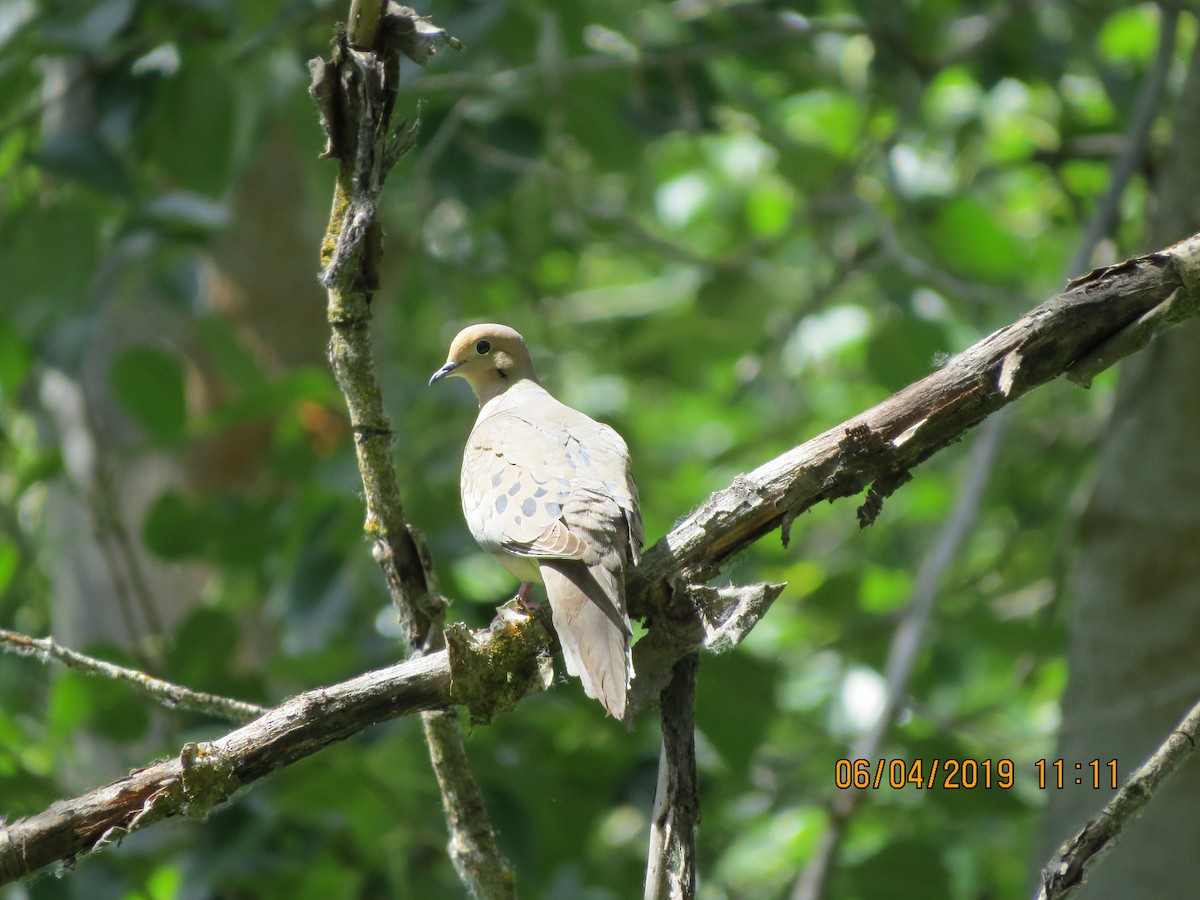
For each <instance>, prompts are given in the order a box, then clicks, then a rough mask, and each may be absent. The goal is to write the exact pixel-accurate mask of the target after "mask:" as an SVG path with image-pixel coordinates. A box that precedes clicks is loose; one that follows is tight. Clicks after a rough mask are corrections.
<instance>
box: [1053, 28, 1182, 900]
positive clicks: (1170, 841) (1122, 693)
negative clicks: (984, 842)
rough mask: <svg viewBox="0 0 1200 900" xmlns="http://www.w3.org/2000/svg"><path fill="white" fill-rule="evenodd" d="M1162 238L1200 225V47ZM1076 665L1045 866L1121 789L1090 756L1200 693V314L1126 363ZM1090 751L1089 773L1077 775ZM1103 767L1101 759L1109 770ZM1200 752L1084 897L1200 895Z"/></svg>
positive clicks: (1162, 732)
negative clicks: (1199, 319) (1198, 158)
mask: <svg viewBox="0 0 1200 900" xmlns="http://www.w3.org/2000/svg"><path fill="white" fill-rule="evenodd" d="M1172 119H1173V123H1174V128H1175V133H1174V136H1173V139H1172V144H1171V147H1170V149H1169V152H1168V154H1167V158H1166V159H1165V160H1163V165H1162V166H1161V168H1160V169H1159V170H1158V173H1157V183H1156V184H1155V186H1154V188H1155V190H1154V197H1155V198H1156V202H1157V210H1156V212H1155V214H1154V215H1153V217H1152V220H1151V221H1152V226H1151V227H1152V231H1153V234H1152V235H1149V236H1148V237H1147V239H1146V246H1147V247H1156V246H1160V245H1162V246H1165V245H1167V244H1170V243H1172V242H1174V241H1176V240H1179V239H1181V238H1183V237H1185V236H1187V235H1189V234H1191V233H1193V232H1195V231H1197V230H1200V169H1198V168H1197V167H1196V166H1195V150H1194V148H1195V146H1196V145H1197V141H1200V50H1197V51H1194V53H1193V56H1192V60H1191V65H1190V70H1189V72H1188V77H1187V83H1186V84H1185V86H1184V88H1183V90H1182V91H1181V92H1180V95H1179V103H1178V106H1177V108H1176V109H1175V111H1174V116H1173V117H1172ZM1065 593H1066V598H1067V601H1068V603H1069V605H1070V606H1069V629H1070V648H1069V650H1068V655H1067V661H1068V665H1069V669H1070V677H1069V680H1068V683H1067V689H1066V693H1065V695H1064V697H1063V704H1062V707H1063V718H1062V728H1061V733H1060V736H1059V744H1058V750H1057V752H1056V755H1055V758H1059V757H1061V758H1062V759H1063V761H1064V776H1065V777H1064V780H1065V781H1067V782H1069V783H1068V784H1067V785H1066V786H1065V788H1064V790H1062V791H1058V790H1049V791H1048V795H1049V796H1048V804H1047V809H1046V814H1045V816H1044V819H1043V822H1042V829H1041V834H1040V839H1039V841H1038V844H1037V863H1036V864H1037V865H1038V866H1039V867H1040V865H1041V864H1042V863H1044V862H1045V860H1046V859H1047V858H1048V856H1049V855H1050V853H1051V852H1052V851H1053V850H1054V848H1056V847H1057V846H1058V844H1059V843H1060V842H1061V841H1063V840H1064V839H1065V838H1067V837H1068V836H1069V835H1070V834H1072V833H1073V832H1074V831H1075V830H1076V829H1078V827H1079V826H1080V825H1082V824H1083V822H1084V821H1085V820H1086V819H1087V818H1089V817H1090V816H1091V815H1093V814H1094V813H1095V812H1096V811H1097V810H1098V809H1099V808H1100V807H1101V806H1102V805H1103V804H1104V803H1105V802H1106V801H1107V800H1108V798H1109V797H1111V795H1112V793H1113V792H1112V791H1111V789H1108V788H1105V787H1103V786H1102V787H1101V789H1100V790H1095V789H1094V788H1093V787H1092V786H1091V770H1090V769H1089V768H1088V765H1087V764H1088V762H1089V761H1090V760H1093V759H1097V758H1098V759H1099V760H1100V761H1101V766H1102V767H1103V766H1104V762H1105V761H1106V760H1109V759H1112V758H1114V757H1115V758H1116V759H1117V760H1118V761H1119V763H1118V764H1119V773H1120V777H1121V778H1122V779H1123V778H1125V777H1126V776H1127V775H1128V774H1129V773H1131V772H1132V771H1133V770H1134V768H1136V767H1137V766H1138V765H1139V764H1141V762H1142V761H1143V760H1144V759H1145V758H1146V757H1147V756H1148V755H1149V754H1150V752H1151V751H1152V750H1153V749H1154V747H1155V746H1156V745H1157V744H1158V743H1159V742H1160V741H1162V740H1163V739H1164V738H1165V737H1166V735H1167V733H1168V732H1169V731H1170V729H1171V728H1172V727H1173V726H1174V724H1175V723H1176V722H1177V721H1178V720H1179V719H1180V717H1181V716H1182V715H1183V713H1184V712H1185V711H1186V710H1187V709H1188V708H1189V707H1190V706H1191V705H1192V704H1193V703H1195V702H1196V698H1197V697H1198V696H1200V326H1197V325H1196V324H1188V325H1186V326H1183V327H1180V328H1178V329H1176V330H1175V331H1174V332H1172V333H1170V334H1168V335H1166V336H1165V339H1159V340H1156V341H1154V342H1153V343H1152V344H1151V345H1150V346H1149V347H1148V348H1147V349H1146V350H1145V351H1143V352H1142V353H1140V354H1138V355H1137V356H1135V357H1133V358H1132V359H1131V360H1130V361H1129V362H1128V363H1126V364H1124V368H1123V371H1122V373H1121V382H1120V388H1119V390H1118V392H1117V399H1116V405H1115V408H1114V409H1113V414H1112V420H1111V422H1110V423H1109V427H1108V429H1107V431H1106V434H1105V440H1104V444H1103V446H1102V448H1101V451H1100V458H1099V465H1098V467H1097V472H1096V484H1095V487H1094V488H1093V491H1092V495H1091V497H1090V498H1089V500H1088V503H1087V507H1086V509H1085V510H1084V513H1083V516H1082V519H1081V522H1080V527H1079V535H1078V555H1077V557H1076V558H1075V560H1074V561H1073V562H1072V564H1071V566H1070V568H1069V571H1068V573H1067V578H1066V591H1065ZM1076 763H1080V764H1082V765H1083V771H1082V772H1081V773H1079V774H1082V775H1083V776H1084V781H1085V784H1084V785H1083V786H1080V787H1077V786H1075V785H1074V783H1073V782H1074V778H1075V776H1076V770H1075V769H1074V766H1075V764H1076ZM1103 771H1104V770H1103V768H1102V772H1103ZM1198 810H1200V765H1198V764H1197V763H1196V762H1195V761H1192V762H1190V763H1188V764H1187V765H1185V766H1184V768H1183V769H1182V770H1181V771H1180V772H1178V773H1177V774H1176V775H1175V776H1174V778H1173V779H1172V780H1171V781H1170V782H1169V783H1168V785H1167V787H1166V788H1165V789H1164V790H1162V791H1160V792H1159V794H1158V795H1157V796H1156V797H1155V799H1154V800H1153V801H1152V802H1151V804H1150V807H1149V811H1148V812H1147V813H1146V814H1145V815H1144V816H1142V817H1141V818H1139V819H1137V820H1136V821H1135V822H1134V823H1133V824H1132V825H1131V826H1130V827H1129V828H1128V829H1127V830H1126V832H1125V833H1124V834H1123V836H1122V837H1121V840H1120V842H1119V843H1118V845H1117V846H1116V848H1115V849H1113V850H1112V851H1111V852H1110V854H1109V855H1108V856H1107V857H1106V858H1105V859H1103V860H1102V861H1101V862H1100V863H1098V864H1097V865H1096V866H1095V867H1094V868H1093V870H1092V871H1091V872H1090V875H1089V880H1088V882H1087V884H1086V885H1085V886H1084V888H1083V889H1082V890H1081V891H1080V892H1079V896H1080V897H1082V898H1085V900H1099V898H1108V897H1112V898H1122V900H1124V898H1129V897H1188V896H1194V895H1195V890H1196V884H1197V883H1198V882H1200V855H1197V853H1196V848H1197V847H1198V846H1200V815H1198V814H1197V811H1198Z"/></svg>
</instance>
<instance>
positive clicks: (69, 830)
mask: <svg viewBox="0 0 1200 900" xmlns="http://www.w3.org/2000/svg"><path fill="white" fill-rule="evenodd" d="M449 700H450V661H449V658H448V656H447V654H446V653H445V652H444V651H443V652H442V653H435V654H432V655H430V656H425V657H421V658H419V659H414V660H409V661H407V662H403V663H398V664H397V665H394V666H391V667H389V668H386V669H380V670H379V671H376V672H369V673H367V674H366V675H360V676H358V677H357V678H352V679H351V680H349V681H345V682H342V683H341V684H338V685H334V686H332V687H327V688H318V689H316V690H312V691H307V692H306V693H303V694H299V695H298V696H296V697H293V698H292V699H290V700H288V701H286V702H285V703H282V704H280V706H278V707H277V708H275V709H273V710H271V711H270V712H268V713H266V714H265V715H263V716H261V717H260V718H258V719H255V720H254V721H253V722H250V723H249V724H247V725H244V726H243V727H241V728H239V729H237V730H236V731H232V732H230V733H229V734H227V735H225V736H224V737H222V738H218V739H217V740H215V741H212V742H211V743H203V744H188V745H186V746H185V747H184V748H183V750H182V752H181V753H180V754H179V756H177V757H175V758H174V759H169V760H165V761H161V762H156V763H152V764H151V765H149V766H146V767H145V768H142V769H138V770H136V771H134V772H132V773H130V774H129V775H127V776H125V777H124V778H120V779H118V780H117V781H114V782H112V783H111V784H108V785H106V786H104V787H101V788H97V789H96V790H93V791H89V792H88V793H86V794H84V795H82V796H80V797H75V798H72V799H70V800H64V801H60V802H58V803H55V804H53V805H52V806H50V807H49V808H48V809H47V810H45V811H44V812H41V813H39V814H37V815H35V816H30V817H29V818H27V819H20V820H18V821H16V822H14V823H12V824H11V825H3V824H0V884H7V883H8V882H10V881H14V880H16V879H17V878H20V877H21V876H23V875H26V874H28V873H30V872H35V871H37V870H38V869H41V868H43V867H45V866H48V865H51V864H52V863H55V862H59V861H69V860H74V859H75V858H76V857H77V856H79V855H80V854H83V853H87V852H91V851H93V850H98V849H101V848H102V847H104V846H107V845H108V844H109V843H111V842H113V841H114V840H117V839H119V838H120V837H122V836H124V835H126V834H129V833H130V832H133V831H136V830H138V829H140V828H144V827H145V826H147V825H149V824H151V823H153V822H157V821H160V820H162V819H166V818H170V817H174V816H187V815H191V816H195V815H204V814H205V813H207V812H208V811H209V810H210V809H212V808H213V807H214V806H217V805H218V804H221V803H224V802H225V801H227V800H228V799H229V798H230V797H232V796H233V794H234V793H235V792H236V791H237V790H239V789H240V788H242V787H245V786H247V785H249V784H251V783H253V782H254V781H257V780H258V779H259V778H262V777H264V776H265V775H269V774H270V773H271V772H274V771H275V770H276V769H279V768H281V767H282V766H286V765H290V764H292V763H294V762H296V761H297V760H299V759H303V758H304V757H306V756H309V755H311V754H312V753H315V752H317V751H318V750H321V749H323V748H325V747H327V746H329V745H330V744H332V743H336V742H337V741H342V740H345V739H346V738H348V737H350V736H351V735H354V734H357V733H358V732H359V731H361V730H362V729H364V728H366V727H367V726H368V725H370V724H372V723H374V722H382V721H385V720H387V719H391V718H395V717H396V716H400V715H405V714H407V713H412V712H415V711H417V710H421V709H431V708H435V707H438V706H444V705H445V704H446V703H448V702H449Z"/></svg>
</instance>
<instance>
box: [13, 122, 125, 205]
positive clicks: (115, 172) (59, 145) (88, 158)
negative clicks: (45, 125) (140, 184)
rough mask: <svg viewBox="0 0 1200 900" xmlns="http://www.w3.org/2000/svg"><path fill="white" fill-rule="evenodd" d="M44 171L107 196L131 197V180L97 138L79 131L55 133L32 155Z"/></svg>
mask: <svg viewBox="0 0 1200 900" xmlns="http://www.w3.org/2000/svg"><path fill="white" fill-rule="evenodd" d="M33 158H34V160H36V161H37V162H38V163H39V164H40V165H41V166H42V167H43V168H44V169H46V170H47V171H50V172H53V173H54V174H56V175H59V176H62V177H63V178H71V179H74V180H76V181H80V182H83V183H84V184H86V185H88V186H89V187H94V188H96V189H97V190H101V191H105V192H107V193H110V194H131V193H132V192H133V185H134V182H133V176H132V175H131V174H130V173H129V170H128V169H127V168H126V167H125V164H124V163H123V162H122V161H121V159H120V158H119V157H118V156H117V155H116V154H115V153H114V152H113V151H112V149H111V148H110V147H109V146H108V144H106V143H105V142H104V141H102V140H101V139H100V138H99V137H98V136H96V135H94V134H90V133H88V132H82V131H56V132H54V133H53V134H51V135H50V136H49V137H47V138H46V140H45V141H44V142H43V143H42V146H41V147H40V148H39V149H38V150H37V152H36V153H34V154H33Z"/></svg>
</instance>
